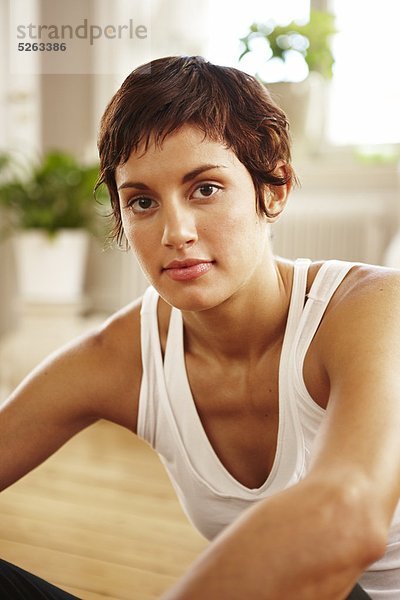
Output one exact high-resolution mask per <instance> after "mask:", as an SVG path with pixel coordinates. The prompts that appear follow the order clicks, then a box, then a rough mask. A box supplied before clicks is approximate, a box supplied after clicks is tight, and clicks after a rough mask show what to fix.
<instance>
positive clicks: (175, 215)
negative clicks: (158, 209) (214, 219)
mask: <svg viewBox="0 0 400 600" xmlns="http://www.w3.org/2000/svg"><path fill="white" fill-rule="evenodd" d="M163 218H164V222H163V235H162V244H163V246H166V247H168V248H174V249H176V250H181V249H183V248H185V247H189V246H192V245H193V244H195V243H196V242H197V240H198V235H197V227H196V219H195V215H194V213H193V210H191V209H190V207H189V206H187V205H184V204H183V203H180V202H173V203H171V204H169V205H168V206H166V205H165V206H164V209H163Z"/></svg>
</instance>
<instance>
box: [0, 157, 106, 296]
mask: <svg viewBox="0 0 400 600" xmlns="http://www.w3.org/2000/svg"><path fill="white" fill-rule="evenodd" d="M97 176H98V167H97V166H95V165H83V164H81V163H79V162H78V161H77V160H76V159H75V158H74V157H73V156H71V155H70V154H68V153H66V152H61V151H51V152H48V153H46V154H45V155H44V156H43V158H42V159H41V160H40V161H39V162H37V163H34V164H29V165H22V163H21V161H16V160H15V159H14V158H13V157H12V156H11V155H10V154H6V153H4V154H2V155H0V210H1V215H2V219H1V226H0V236H1V237H2V238H4V237H6V236H9V235H11V234H13V238H14V242H15V256H16V264H17V276H18V283H19V288H20V293H21V296H22V298H23V299H24V300H25V301H28V302H56V303H71V302H77V301H79V300H80V299H81V296H82V289H83V280H84V273H85V265H86V255H87V249H88V242H89V234H97V233H99V218H98V212H99V211H98V210H97V209H96V206H98V205H96V202H95V199H94V197H93V189H94V185H95V182H96V179H97ZM103 199H104V196H103V195H101V196H100V200H103Z"/></svg>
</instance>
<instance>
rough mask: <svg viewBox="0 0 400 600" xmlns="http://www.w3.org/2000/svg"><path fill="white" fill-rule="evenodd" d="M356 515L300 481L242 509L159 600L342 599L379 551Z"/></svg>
mask: <svg viewBox="0 0 400 600" xmlns="http://www.w3.org/2000/svg"><path fill="white" fill-rule="evenodd" d="M335 496H336V497H335ZM357 509H358V507H357ZM357 512H358V513H359V516H357ZM360 513H362V510H361V511H360V510H356V511H354V512H353V511H352V510H351V502H350V503H349V501H348V499H346V501H341V499H340V494H339V493H338V492H336V490H332V489H325V488H324V487H323V486H322V487H321V486H319V487H318V486H315V485H312V484H311V485H310V484H309V483H306V482H302V483H301V484H299V485H297V486H295V487H294V488H291V489H290V490H287V491H285V492H282V493H281V494H278V495H276V496H274V497H272V498H270V499H268V500H265V501H261V502H260V503H259V504H258V505H257V506H255V507H253V508H252V509H250V510H249V511H247V512H246V513H245V514H244V515H243V516H242V517H241V518H240V519H239V520H238V521H237V522H236V523H234V524H233V525H232V526H230V527H229V528H227V530H225V532H224V533H223V534H222V535H221V536H220V537H219V538H218V539H217V540H216V541H215V542H213V543H212V544H211V545H210V546H209V548H208V549H207V550H206V551H205V552H204V553H203V554H202V555H201V556H200V558H199V559H198V560H197V561H196V562H195V563H194V564H193V566H192V567H191V568H190V569H189V571H188V572H187V573H186V575H185V576H184V577H183V578H182V579H181V580H180V581H179V582H178V584H177V585H176V586H175V587H174V588H173V589H172V590H171V591H170V592H169V593H167V594H166V595H165V596H164V597H163V600H200V599H202V600H204V598H218V600H236V599H237V600H243V599H244V598H246V600H262V599H264V598H265V599H268V600H273V599H278V598H279V599H281V598H296V600H302V599H304V600H312V599H314V598H315V599H316V600H317V599H318V600H319V599H320V598H324V600H330V599H332V600H343V598H345V597H346V596H347V595H348V593H349V592H350V591H351V589H352V587H353V586H354V584H355V583H356V582H357V580H358V579H359V577H360V575H361V573H362V572H363V571H364V570H365V568H366V567H367V566H368V564H370V563H372V562H374V561H375V560H376V559H377V558H379V556H380V554H381V552H382V550H381V548H380V546H379V545H375V543H374V540H372V541H371V540H370V538H369V534H368V531H367V529H368V528H367V527H366V523H365V521H364V519H362V514H360Z"/></svg>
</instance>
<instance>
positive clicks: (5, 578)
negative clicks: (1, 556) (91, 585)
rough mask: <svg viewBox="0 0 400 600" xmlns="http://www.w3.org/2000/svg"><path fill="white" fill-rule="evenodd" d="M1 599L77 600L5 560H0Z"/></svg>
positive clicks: (77, 599) (75, 597)
mask: <svg viewBox="0 0 400 600" xmlns="http://www.w3.org/2000/svg"><path fill="white" fill-rule="evenodd" d="M0 598H1V600H79V598H77V596H72V595H71V594H68V593H67V592H64V590H61V589H60V588H58V587H56V586H55V585H52V584H51V583H47V581H44V579H40V577H36V575H32V574H31V573H28V571H24V570H23V569H20V568H19V567H16V566H15V565H12V564H11V563H8V562H6V561H5V560H0Z"/></svg>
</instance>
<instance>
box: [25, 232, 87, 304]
mask: <svg viewBox="0 0 400 600" xmlns="http://www.w3.org/2000/svg"><path fill="white" fill-rule="evenodd" d="M88 245H89V236H88V234H87V232H86V231H83V230H80V229H64V230H61V231H60V232H59V233H57V234H56V235H55V236H54V237H49V235H48V234H47V233H46V232H42V231H40V230H28V231H24V232H21V233H19V234H18V235H17V236H16V237H15V239H14V248H15V257H16V266H17V281H18V287H19V294H20V298H21V300H22V301H23V302H30V303H55V304H63V303H76V302H80V301H81V300H82V295H83V285H84V277H85V270H86V261H87V251H88Z"/></svg>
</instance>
